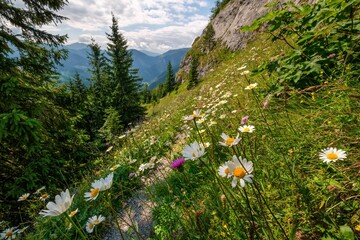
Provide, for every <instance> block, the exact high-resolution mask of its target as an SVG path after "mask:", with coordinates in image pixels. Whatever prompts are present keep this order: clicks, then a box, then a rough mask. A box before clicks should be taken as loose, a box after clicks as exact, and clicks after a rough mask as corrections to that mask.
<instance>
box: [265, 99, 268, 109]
mask: <svg viewBox="0 0 360 240" xmlns="http://www.w3.org/2000/svg"><path fill="white" fill-rule="evenodd" d="M268 105H269V101H268V100H265V102H264V108H267V106H268Z"/></svg>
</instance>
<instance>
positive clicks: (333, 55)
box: [327, 53, 336, 58]
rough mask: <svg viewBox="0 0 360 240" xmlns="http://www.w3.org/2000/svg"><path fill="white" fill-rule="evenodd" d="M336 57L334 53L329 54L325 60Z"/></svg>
mask: <svg viewBox="0 0 360 240" xmlns="http://www.w3.org/2000/svg"><path fill="white" fill-rule="evenodd" d="M335 56H336V54H335V53H332V54H330V55H329V56H327V58H333V57H335Z"/></svg>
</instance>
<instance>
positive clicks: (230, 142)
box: [219, 133, 241, 147]
mask: <svg viewBox="0 0 360 240" xmlns="http://www.w3.org/2000/svg"><path fill="white" fill-rule="evenodd" d="M221 137H222V139H224V141H223V142H219V143H220V145H222V146H225V147H232V146H234V145H237V144H238V143H239V142H240V140H241V138H239V134H238V135H237V136H236V138H232V137H230V136H228V135H226V134H225V133H222V134H221Z"/></svg>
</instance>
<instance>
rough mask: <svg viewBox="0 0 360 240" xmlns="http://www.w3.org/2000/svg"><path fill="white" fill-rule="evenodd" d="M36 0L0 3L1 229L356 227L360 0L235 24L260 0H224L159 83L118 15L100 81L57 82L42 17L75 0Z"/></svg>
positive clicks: (88, 233)
mask: <svg viewBox="0 0 360 240" xmlns="http://www.w3.org/2000/svg"><path fill="white" fill-rule="evenodd" d="M264 1H265V0H264ZM266 2H268V1H266ZM26 3H27V6H28V7H27V8H26V10H25V9H21V8H19V7H15V6H14V5H13V4H12V3H11V2H5V3H3V4H1V5H0V9H1V10H2V11H1V19H6V21H4V22H5V23H7V25H6V24H5V25H4V27H3V28H2V29H1V32H0V38H2V39H3V40H4V41H3V43H2V45H0V50H1V52H0V64H1V66H2V67H1V70H0V90H1V95H0V98H1V99H0V110H1V111H0V141H1V145H0V164H1V165H0V174H1V175H0V177H1V183H2V184H1V192H0V209H1V211H0V214H1V215H0V218H1V219H2V221H1V223H0V224H1V225H0V230H1V235H0V236H1V238H3V239H14V238H19V239H159V240H163V239H274V240H278V239H294V240H308V239H310V240H312V239H314V240H315V239H316V240H317V239H322V240H330V239H346V240H356V239H360V205H359V200H360V195H359V192H360V180H359V176H360V164H359V163H360V150H359V141H360V138H359V134H360V124H359V118H360V94H359V93H360V91H359V89H360V81H359V80H360V79H359V76H360V74H359V73H360V69H359V67H360V62H359V61H358V59H359V57H360V56H359V50H360V24H359V23H360V20H359V19H360V18H359V16H360V14H359V1H358V0H349V1H343V0H318V1H316V2H314V1H309V2H307V1H304V2H301V1H289V2H282V1H281V2H279V1H278V2H273V3H269V4H267V5H266V6H261V11H260V10H259V11H256V9H253V8H248V9H250V10H251V11H254V12H257V13H259V12H262V14H260V15H257V16H256V17H252V18H253V19H252V21H251V22H248V23H247V24H241V26H240V25H238V26H233V25H231V27H228V28H227V30H226V29H223V28H219V26H223V25H222V24H223V23H224V22H222V20H223V19H224V16H225V15H226V14H225V12H228V13H229V15H231V16H228V17H229V18H232V19H235V20H234V21H232V23H235V22H237V21H239V19H240V18H241V16H240V15H241V14H245V13H244V11H246V12H247V14H250V12H251V11H249V10H246V9H247V7H249V5H250V4H260V1H259V2H256V3H251V1H240V0H233V1H217V2H216V5H215V7H214V8H213V10H212V16H211V17H210V20H209V24H208V26H207V27H206V28H205V29H204V31H203V33H202V35H201V36H199V37H198V38H197V39H196V40H195V41H194V43H193V46H192V48H191V49H190V50H189V51H188V52H187V54H186V57H185V58H184V59H183V62H182V64H181V69H180V70H179V71H178V72H177V73H176V72H174V70H173V67H172V65H171V63H168V65H167V74H166V81H165V82H164V83H163V84H160V85H159V86H158V87H157V88H155V89H154V90H152V91H150V89H148V86H145V87H144V88H141V87H140V85H139V79H140V78H139V76H138V73H137V71H136V69H133V68H132V58H131V54H130V52H129V50H128V49H127V41H126V39H125V38H124V36H123V35H122V34H121V32H120V30H119V24H118V21H117V18H116V16H115V15H112V24H111V28H110V30H111V31H109V32H108V33H106V37H107V39H108V40H109V44H108V46H107V53H108V57H106V56H105V55H104V52H102V51H101V49H100V46H99V44H98V43H96V42H95V41H93V42H92V44H91V45H90V49H91V51H90V55H89V60H90V66H91V68H90V69H91V77H90V86H85V85H84V84H83V83H82V82H81V79H80V78H79V76H77V77H75V78H74V79H73V80H72V81H71V82H70V83H69V84H65V85H59V84H58V83H57V80H58V74H57V73H56V71H55V70H54V69H55V68H54V66H55V64H56V63H57V61H58V60H60V59H61V58H62V57H63V55H62V53H61V52H57V50H56V49H58V48H57V46H59V45H62V44H64V41H65V40H66V37H64V36H54V35H51V34H49V33H46V32H44V31H41V30H39V28H38V27H39V26H41V25H42V24H45V23H47V22H48V21H61V20H62V19H63V17H61V16H58V15H56V12H57V11H58V10H59V9H61V8H62V7H63V6H64V4H66V1H57V2H56V3H54V2H53V1H41V3H39V2H37V3H35V2H32V1H29V2H26ZM295 3H296V4H295ZM264 5H265V4H264ZM234 6H236V8H235V7H234ZM251 6H253V5H251ZM234 9H237V11H235V10H234ZM244 9H245V10H244ZM264 9H266V10H264ZM10 10H11V11H10ZM48 10H50V11H48ZM230 12H231V14H230ZM233 14H234V15H235V16H233ZM34 15H36V16H38V18H33V17H32V16H34ZM19 16H22V17H23V19H21V18H20V19H19ZM221 19H222V20H221ZM10 25H11V26H16V27H18V28H20V29H23V30H24V31H23V32H24V33H26V34H24V35H23V36H21V37H19V36H18V35H17V34H15V33H14V32H12V28H11V27H10ZM30 26H31V27H30ZM34 26H35V28H34ZM234 29H236V31H239V32H241V33H234V31H235V30H234ZM219 31H220V32H222V33H223V34H221V35H219ZM227 31H228V32H227ZM230 35H231V36H232V37H231V39H232V41H235V40H234V39H235V38H233V36H238V35H241V36H243V37H242V38H239V39H238V41H239V43H238V44H235V43H234V42H232V41H230V42H231V43H232V44H235V45H236V46H238V47H236V49H234V48H232V47H231V46H235V45H231V46H230V45H229V42H227V41H225V39H229V38H227V37H228V36H230ZM25 40H26V41H25ZM243 40H244V42H241V41H243ZM39 43H41V44H49V45H53V46H54V49H48V48H46V49H44V48H42V47H41V46H42V45H38V44H39ZM10 44H11V45H14V46H16V47H17V48H18V49H19V52H21V55H20V56H19V57H18V58H12V57H10V56H11V48H9V45H10Z"/></svg>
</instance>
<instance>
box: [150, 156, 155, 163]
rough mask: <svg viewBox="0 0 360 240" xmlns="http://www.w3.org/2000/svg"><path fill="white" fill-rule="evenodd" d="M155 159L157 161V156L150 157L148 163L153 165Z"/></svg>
mask: <svg viewBox="0 0 360 240" xmlns="http://www.w3.org/2000/svg"><path fill="white" fill-rule="evenodd" d="M156 159H157V156H152V157H151V158H150V161H149V162H151V163H154V162H155V161H156Z"/></svg>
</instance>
